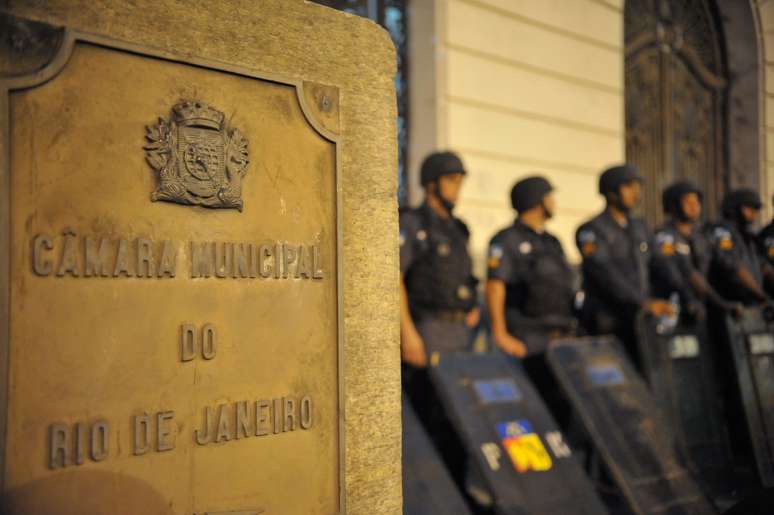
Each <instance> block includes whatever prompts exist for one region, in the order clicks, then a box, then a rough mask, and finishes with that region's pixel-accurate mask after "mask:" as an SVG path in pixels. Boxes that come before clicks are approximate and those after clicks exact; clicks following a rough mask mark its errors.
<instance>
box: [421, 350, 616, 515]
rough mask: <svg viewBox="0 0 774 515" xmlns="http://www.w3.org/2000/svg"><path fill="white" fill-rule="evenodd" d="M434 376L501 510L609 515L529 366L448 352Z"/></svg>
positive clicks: (511, 514)
mask: <svg viewBox="0 0 774 515" xmlns="http://www.w3.org/2000/svg"><path fill="white" fill-rule="evenodd" d="M430 377H431V380H432V382H433V384H434V385H435V388H436V390H437V392H438V396H439V398H440V399H441V403H442V404H443V406H444V408H445V410H446V413H447V415H448V418H449V420H450V421H451V423H452V425H453V426H454V430H455V431H456V432H457V433H458V434H459V436H460V440H462V442H463V445H464V446H465V448H466V451H467V453H468V456H469V458H470V460H469V462H470V463H471V464H472V466H475V467H476V470H477V472H478V474H479V476H480V480H481V481H482V482H483V483H484V485H485V488H486V489H487V490H488V493H489V494H490V495H491V498H492V501H493V510H494V513H496V514H498V515H530V514H536V515H537V514H539V515H566V514H568V513H572V514H577V515H584V514H587V515H590V514H603V513H607V512H606V510H605V508H604V505H603V504H602V502H601V501H600V500H599V498H598V497H597V496H596V493H595V490H594V487H593V485H592V483H591V481H590V480H589V479H588V478H587V477H586V475H585V473H584V471H583V469H582V467H581V465H580V464H579V463H578V461H577V460H576V458H575V456H574V455H573V453H572V451H571V450H570V448H569V446H568V445H567V444H566V443H565V441H564V439H563V436H562V433H561V432H560V431H559V429H558V426H557V424H556V422H555V421H554V420H553V418H552V417H551V415H550V413H549V412H548V409H547V408H546V406H545V404H544V403H543V401H542V399H541V398H540V396H539V395H538V393H537V391H535V389H534V388H533V386H532V384H531V383H530V382H529V380H528V379H527V377H526V375H525V373H524V371H523V369H522V368H521V366H519V365H518V364H513V363H511V362H510V361H509V359H508V358H506V357H505V356H503V355H501V354H477V355H476V354H468V355H462V354H455V355H451V354H447V355H442V356H441V358H440V360H439V361H438V362H437V363H436V364H435V366H433V367H432V368H431V369H430Z"/></svg>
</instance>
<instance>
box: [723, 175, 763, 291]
mask: <svg viewBox="0 0 774 515" xmlns="http://www.w3.org/2000/svg"><path fill="white" fill-rule="evenodd" d="M761 206H762V204H761V200H760V198H759V197H758V194H757V193H756V192H755V191H753V190H750V189H745V188H742V189H737V190H733V191H730V192H729V193H727V194H726V196H725V197H724V198H723V202H722V204H721V211H722V219H721V220H720V221H718V222H716V223H715V224H712V225H710V226H709V228H708V231H709V232H708V234H709V240H710V243H711V245H712V260H711V263H710V271H709V279H710V283H711V284H712V285H713V286H714V287H715V289H716V290H717V291H718V293H720V295H722V296H723V297H724V298H726V299H730V300H735V301H738V302H741V303H743V304H745V305H753V304H760V303H768V302H769V301H768V297H767V295H766V293H765V292H764V290H763V266H764V261H763V257H762V256H761V255H760V254H759V249H758V246H757V241H756V237H755V233H754V232H753V228H752V226H753V224H754V223H755V221H756V220H757V218H758V215H759V213H760V209H761Z"/></svg>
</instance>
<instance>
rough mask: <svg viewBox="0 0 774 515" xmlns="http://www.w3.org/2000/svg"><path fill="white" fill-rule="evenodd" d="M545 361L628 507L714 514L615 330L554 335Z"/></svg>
mask: <svg viewBox="0 0 774 515" xmlns="http://www.w3.org/2000/svg"><path fill="white" fill-rule="evenodd" d="M548 361H549V365H550V366H551V368H552V370H553V371H554V373H555V374H556V376H557V378H558V379H559V384H560V385H561V386H562V388H563V390H564V391H565V393H566V394H567V395H568V397H569V398H570V402H571V403H572V405H573V407H574V408H575V410H576V412H577V413H578V416H579V417H580V420H581V422H582V423H583V425H584V427H585V429H586V431H587V432H588V433H589V436H590V438H591V441H592V444H593V446H594V449H595V450H596V452H597V453H598V454H599V456H600V457H601V458H602V460H603V462H604V464H605V466H606V467H607V469H608V471H609V473H610V475H611V477H612V478H613V480H614V481H615V483H616V486H617V487H618V489H619V490H620V492H621V494H622V496H623V499H624V500H625V502H626V504H627V505H628V507H629V509H630V510H631V511H632V512H633V513H637V514H666V513H669V514H674V515H678V514H684V515H689V514H690V515H699V514H712V513H716V511H715V510H714V508H713V507H712V505H711V504H710V502H709V501H708V500H707V498H706V497H705V495H704V492H703V491H702V490H701V488H700V487H699V485H698V484H697V483H696V481H695V479H694V477H693V475H692V474H691V472H690V471H689V470H688V469H687V467H686V464H685V460H684V459H683V458H682V457H681V453H680V452H679V450H678V449H677V444H676V440H675V438H674V436H673V434H672V432H671V430H670V428H669V424H668V423H667V419H666V417H665V416H664V415H663V414H662V413H661V411H660V410H659V409H658V407H657V405H656V401H655V400H654V399H653V396H652V395H651V394H650V392H649V391H648V389H647V387H646V386H645V382H644V381H643V380H642V379H641V377H640V376H639V374H637V372H635V370H634V368H633V366H632V365H631V364H630V362H629V361H628V359H627V358H626V357H625V355H624V353H623V351H622V350H621V349H620V347H619V345H618V344H617V343H616V341H615V340H614V339H613V338H612V337H596V338H573V339H566V340H560V341H557V342H555V344H554V345H553V346H551V347H550V348H549V349H548Z"/></svg>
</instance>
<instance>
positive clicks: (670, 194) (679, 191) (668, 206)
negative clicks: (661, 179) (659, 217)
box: [661, 181, 704, 220]
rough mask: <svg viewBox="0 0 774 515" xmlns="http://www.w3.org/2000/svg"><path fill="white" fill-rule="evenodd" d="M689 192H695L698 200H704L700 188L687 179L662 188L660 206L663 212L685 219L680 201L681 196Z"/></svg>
mask: <svg viewBox="0 0 774 515" xmlns="http://www.w3.org/2000/svg"><path fill="white" fill-rule="evenodd" d="M689 193H695V194H696V195H697V196H698V197H699V202H703V201H704V194H703V193H702V191H701V189H699V187H698V186H696V185H695V184H693V183H692V182H689V181H677V182H675V183H672V184H670V185H669V186H667V187H666V188H664V191H663V192H662V193H661V207H662V209H663V210H664V213H666V214H669V215H672V216H674V217H677V218H678V219H680V220H685V213H684V212H683V202H682V201H683V197H684V196H686V195H688V194H689Z"/></svg>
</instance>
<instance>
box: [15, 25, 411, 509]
mask: <svg viewBox="0 0 774 515" xmlns="http://www.w3.org/2000/svg"><path fill="white" fill-rule="evenodd" d="M0 16H1V17H2V20H3V21H2V26H3V29H4V31H5V33H6V34H10V37H9V38H8V41H3V45H5V47H4V49H3V52H4V54H3V58H4V59H3V60H0V65H2V66H1V67H0V120H2V123H3V124H4V125H3V137H4V140H3V154H2V157H3V163H2V168H1V170H2V171H3V178H4V180H5V182H4V184H3V186H2V188H0V189H2V191H3V195H4V200H5V201H7V205H5V206H4V207H3V209H4V210H5V211H4V212H3V215H2V216H0V220H2V221H3V223H4V226H3V227H4V229H7V231H5V230H4V231H1V232H0V236H2V237H3V238H4V241H2V243H3V258H2V259H3V260H5V261H3V262H0V265H2V266H4V267H6V270H7V271H8V273H5V271H4V272H3V275H2V277H0V286H2V288H4V294H3V297H2V300H3V302H4V304H3V305H2V306H0V307H2V308H3V318H2V320H3V321H4V325H3V331H4V333H3V340H2V343H3V345H2V349H1V350H0V352H2V354H0V363H1V364H2V366H3V374H4V376H5V377H6V378H7V379H6V380H5V382H4V383H3V387H4V388H6V390H5V391H3V392H2V393H3V404H2V415H3V420H2V431H3V433H2V435H1V436H2V438H1V440H2V447H3V454H2V456H3V459H2V461H0V464H1V465H2V492H3V496H2V510H0V511H2V512H3V513H12V514H25V515H33V514H48V515H50V514H70V513H72V514H75V513H89V514H92V513H100V514H102V513H105V514H107V513H111V514H115V513H127V514H128V513H133V514H137V513H143V514H156V513H158V514H162V513H163V514H176V515H184V514H185V515H193V514H199V515H203V514H210V515H212V514H226V513H230V514H243V515H247V514H267V515H269V514H276V515H286V514H299V515H311V514H319V515H337V514H342V513H345V511H348V510H346V509H345V508H346V505H347V490H346V485H345V482H346V479H345V471H346V448H345V445H344V439H343V435H344V434H345V427H344V426H343V424H344V422H343V421H344V420H345V419H344V410H345V402H344V391H345V390H344V380H343V377H344V373H343V365H344V347H343V335H344V332H343V325H342V324H343V311H342V310H343V302H342V299H343V297H344V291H343V286H342V284H343V283H342V273H341V263H342V252H343V251H342V234H343V233H342V228H343V225H342V189H343V188H342V183H341V167H342V158H341V150H340V146H341V141H340V139H341V131H340V125H339V124H340V122H339V115H340V110H339V88H337V87H336V86H331V85H324V84H321V83H317V82H313V81H305V80H301V79H295V78H290V77H285V76H283V75H282V74H281V73H273V72H272V73H263V72H258V71H255V70H254V69H251V68H249V67H241V66H235V65H230V64H226V63H224V62H220V61H218V60H208V59H205V58H202V59H199V58H197V57H193V56H192V55H196V51H195V49H191V50H190V51H185V50H183V51H181V52H180V53H182V54H186V56H185V57H184V58H183V57H180V55H178V54H176V53H174V52H169V51H167V50H164V49H160V48H154V47H152V46H149V45H138V44H133V43H125V42H122V41H119V40H116V39H113V38H112V37H108V36H102V35H96V34H88V33H86V32H82V31H78V30H74V29H70V28H57V27H55V26H51V25H48V24H43V23H37V22H32V21H29V20H26V19H22V18H18V17H16V16H12V15H10V14H5V15H3V14H0ZM337 16H340V15H337ZM135 23H136V22H135ZM168 30H174V28H169V27H168ZM288 30H290V29H288ZM4 37H5V36H4ZM187 52H188V53H187ZM8 56H10V59H9V58H8ZM393 246H394V242H392V241H391V242H390V246H389V248H393ZM6 249H7V250H6ZM391 259H392V258H391ZM390 263H393V264H394V260H392V261H391V262H390ZM388 264H389V263H388ZM379 280H380V281H381V278H380V279H379ZM367 281H368V280H366V282H367ZM377 323H378V322H377ZM394 364H395V365H397V360H395V363H394ZM395 371H396V374H395V375H396V377H397V367H395ZM381 386H384V384H383V383H382V384H381V385H380V387H381ZM396 386H397V383H395V385H393V386H392V387H393V388H394V390H395V391H397V388H396ZM389 388H390V385H388V390H389ZM390 391H392V390H390ZM396 399H397V396H396ZM395 404H396V405H397V400H395ZM395 411H397V410H395ZM398 428H399V421H398V424H397V425H396V427H395V430H396V431H395V434H397V429H398ZM396 444H398V441H397V439H394V440H392V441H389V442H388V452H389V453H392V455H395V456H397V449H395V452H394V453H393V451H392V450H390V449H391V447H392V446H393V445H396ZM395 472H397V470H396V471H395ZM378 474H379V471H377V475H378ZM396 484H397V483H396ZM385 498H387V496H385ZM385 506H389V502H387V503H386V505H385ZM383 509H384V510H387V509H389V508H383ZM352 512H353V513H354V512H355V511H354V510H353V511H352ZM361 512H362V511H361ZM377 512H378V513H387V512H388V511H377V510H375V511H373V513H377Z"/></svg>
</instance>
